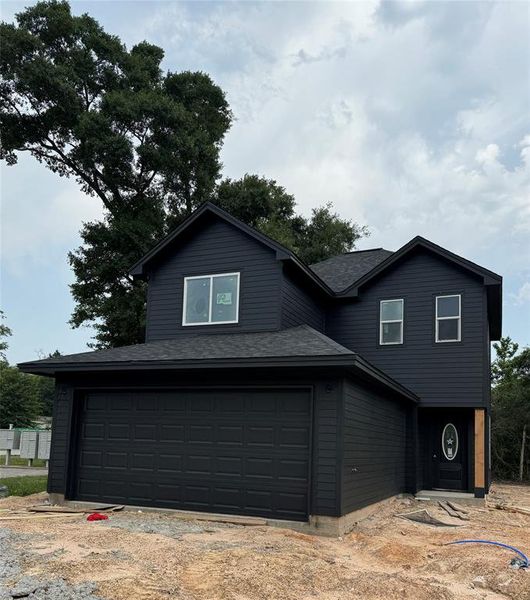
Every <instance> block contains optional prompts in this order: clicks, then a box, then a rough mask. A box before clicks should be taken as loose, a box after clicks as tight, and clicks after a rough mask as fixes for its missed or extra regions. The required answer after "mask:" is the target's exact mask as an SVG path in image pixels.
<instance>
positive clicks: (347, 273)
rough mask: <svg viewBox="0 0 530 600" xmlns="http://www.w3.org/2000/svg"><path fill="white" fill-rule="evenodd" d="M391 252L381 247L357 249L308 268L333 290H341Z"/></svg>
mask: <svg viewBox="0 0 530 600" xmlns="http://www.w3.org/2000/svg"><path fill="white" fill-rule="evenodd" d="M392 254H393V252H391V251H390V250H384V249H383V248H374V249H373V250H358V251H357V252H348V253H347V254H339V255H338V256H332V257H331V258H328V259H326V260H323V261H321V262H319V263H315V264H314V265H311V266H310V268H311V270H312V271H314V272H315V273H316V274H317V275H318V276H319V277H320V278H321V279H322V280H323V281H324V282H325V283H327V285H328V286H329V287H330V288H331V289H332V290H333V291H334V292H342V291H343V290H345V289H346V288H347V287H349V286H350V285H351V284H352V283H354V282H355V281H357V279H359V278H360V277H362V276H363V275H365V274H366V273H368V272H369V271H371V270H372V269H373V268H374V267H376V266H377V265H378V264H379V263H381V262H383V261H384V260H386V259H387V258H388V257H389V256H391V255H392Z"/></svg>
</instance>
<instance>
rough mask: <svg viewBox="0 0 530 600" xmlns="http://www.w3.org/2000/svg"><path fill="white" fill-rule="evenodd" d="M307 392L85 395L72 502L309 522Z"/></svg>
mask: <svg viewBox="0 0 530 600" xmlns="http://www.w3.org/2000/svg"><path fill="white" fill-rule="evenodd" d="M309 439H310V401H309V392H308V391H306V390H270V389H268V390H241V389H239V390H226V389H222V390H215V391H213V390H189V391H186V390H179V391H156V392H155V391H152V392H90V393H87V394H86V395H85V397H84V399H83V404H82V407H81V412H80V415H79V436H78V444H79V446H78V452H77V470H76V474H75V480H74V481H75V492H74V493H75V497H76V498H77V499H79V500H89V501H97V502H109V503H120V504H132V505H143V506H159V507H165V508H178V509H185V510H200V511H210V512H224V513H236V514H249V515H259V516H265V517H275V518H284V519H297V520H305V519H306V518H307V510H308V506H307V503H308V478H309Z"/></svg>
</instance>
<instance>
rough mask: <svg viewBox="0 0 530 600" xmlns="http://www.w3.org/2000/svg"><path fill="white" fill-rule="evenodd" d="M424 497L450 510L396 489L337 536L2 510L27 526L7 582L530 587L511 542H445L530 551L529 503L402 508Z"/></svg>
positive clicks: (374, 593)
mask: <svg viewBox="0 0 530 600" xmlns="http://www.w3.org/2000/svg"><path fill="white" fill-rule="evenodd" d="M490 498H491V499H490V504H493V503H495V504H502V505H506V506H515V505H518V506H526V507H528V508H530V487H527V486H511V485H496V486H494V488H493V489H492V494H491V497H490ZM43 499H44V497H43V495H38V497H37V498H35V497H28V498H17V499H11V498H7V499H5V500H2V501H0V509H5V508H12V509H17V510H22V509H24V507H26V506H28V505H31V504H35V503H38V502H42V501H43ZM415 508H428V510H429V511H430V512H432V514H434V515H436V516H439V517H441V518H446V517H447V515H445V514H444V513H443V512H442V511H441V509H439V508H437V507H436V506H435V505H432V504H430V503H425V502H421V503H420V502H418V501H414V500H412V499H401V500H394V501H392V502H390V503H388V504H387V505H386V506H385V507H384V508H383V509H381V510H380V511H379V512H378V513H377V514H375V515H374V516H372V517H370V518H368V519H365V520H364V521H362V522H360V523H359V524H358V525H357V526H356V527H355V529H354V531H352V532H351V533H350V534H348V535H347V536H344V537H343V538H339V539H331V538H323V537H317V536H312V535H305V534H301V533H297V532H294V531H291V530H288V529H276V528H271V527H262V526H260V527H244V526H238V525H228V524H221V523H212V522H206V521H182V520H180V519H177V518H175V517H174V516H171V515H166V514H163V513H133V512H122V513H114V514H110V515H109V516H110V519H109V521H106V522H95V523H88V522H86V515H80V516H79V517H73V518H72V517H70V518H68V519H64V520H63V519H50V520H45V519H43V520H26V521H3V522H2V521H0V529H1V528H7V529H9V531H10V532H11V534H12V535H14V536H18V535H20V536H21V537H20V541H16V542H15V544H14V545H15V551H17V550H20V552H21V555H20V564H21V565H22V569H21V573H19V574H18V575H16V576H13V577H11V580H10V581H7V582H5V584H9V585H11V584H14V583H16V579H17V577H20V576H22V575H31V576H34V577H37V578H41V579H42V578H44V579H53V578H63V579H64V580H65V581H67V582H69V583H72V584H80V583H84V582H95V584H96V590H95V592H94V593H95V594H97V596H98V597H100V598H104V599H108V600H131V599H138V600H167V599H168V598H175V599H176V598H178V599H179V600H264V599H271V600H314V599H315V598H318V599H320V600H344V599H357V598H363V599H367V600H371V599H374V600H375V599H380V598H385V599H388V600H392V599H397V598H414V599H418V600H423V599H425V600H428V599H429V600H438V599H439V600H453V599H455V600H456V599H460V598H463V599H466V598H469V599H478V598H484V599H487V600H490V599H491V600H493V599H505V598H518V599H526V598H530V570H527V571H524V570H515V569H512V568H510V566H509V563H510V560H511V558H512V556H513V555H512V554H511V553H510V552H508V551H506V550H502V549H498V548H493V547H486V546H477V545H468V546H447V545H445V544H446V543H447V542H450V541H454V540H458V539H464V538H485V539H489V540H495V541H500V542H504V543H508V544H511V545H514V546H516V547H518V548H520V549H521V550H522V551H523V552H525V553H526V554H528V553H530V516H529V515H523V514H517V513H511V512H507V511H504V510H497V509H489V510H488V509H479V508H471V507H469V509H468V510H469V517H470V520H469V521H467V522H462V526H461V527H457V528H451V529H449V528H434V527H430V526H427V525H421V524H416V523H412V522H409V521H406V520H404V519H401V518H399V517H398V516H397V515H398V514H400V513H403V512H407V511H410V510H413V509H415ZM1 514H2V513H1V512H0V515H1ZM4 514H5V513H4ZM16 539H17V540H18V538H16Z"/></svg>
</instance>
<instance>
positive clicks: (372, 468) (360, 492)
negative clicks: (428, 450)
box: [341, 380, 411, 514]
mask: <svg viewBox="0 0 530 600" xmlns="http://www.w3.org/2000/svg"><path fill="white" fill-rule="evenodd" d="M343 410H344V415H343V422H342V430H343V434H342V435H343V464H342V485H341V487H342V502H341V505H342V506H341V513H342V514H347V513H349V512H351V511H353V510H357V509H359V508H362V507H364V506H367V505H369V504H372V503H373V502H378V501H379V500H383V499H385V498H389V497H390V496H394V495H395V494H399V493H401V492H404V491H405V489H406V488H407V446H408V443H409V440H408V435H407V419H408V418H409V415H408V412H409V411H410V410H411V408H408V407H407V406H406V405H404V404H401V403H400V402H398V401H397V399H396V398H392V397H389V396H387V395H383V394H381V393H380V392H377V391H371V390H369V389H368V388H366V387H364V386H363V387H361V386H360V385H359V384H357V383H355V382H352V381H351V380H346V381H345V385H344V409H343Z"/></svg>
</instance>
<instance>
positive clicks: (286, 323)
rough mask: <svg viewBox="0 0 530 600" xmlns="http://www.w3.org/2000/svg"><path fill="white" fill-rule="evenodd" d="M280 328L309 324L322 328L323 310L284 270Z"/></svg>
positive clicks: (320, 329)
mask: <svg viewBox="0 0 530 600" xmlns="http://www.w3.org/2000/svg"><path fill="white" fill-rule="evenodd" d="M281 299H282V328H288V327H296V326H297V325H303V324H306V325H310V326H311V327H313V328H314V329H316V330H317V331H323V330H324V310H323V308H322V307H321V306H320V305H319V303H318V302H317V301H316V300H315V299H314V298H312V297H311V296H310V295H309V294H308V293H307V292H306V291H305V290H303V289H302V288H301V287H300V286H298V285H297V284H296V283H295V282H294V281H293V279H292V277H291V276H290V275H289V274H288V273H286V272H285V271H284V273H283V279H282V293H281Z"/></svg>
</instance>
